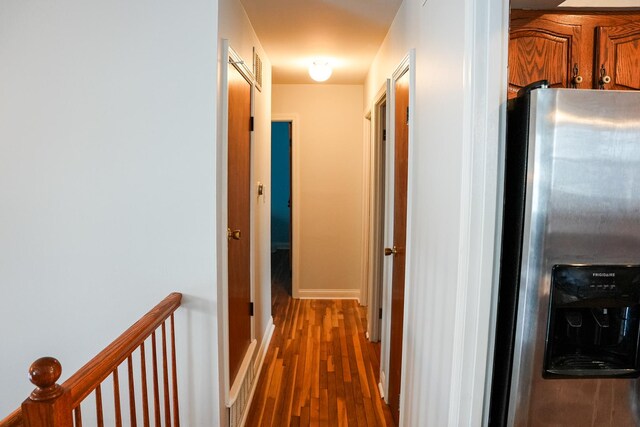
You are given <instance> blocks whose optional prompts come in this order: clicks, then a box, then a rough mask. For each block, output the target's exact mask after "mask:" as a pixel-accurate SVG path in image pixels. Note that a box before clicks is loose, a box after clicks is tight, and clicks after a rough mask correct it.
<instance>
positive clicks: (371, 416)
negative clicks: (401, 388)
mask: <svg viewBox="0 0 640 427" xmlns="http://www.w3.org/2000/svg"><path fill="white" fill-rule="evenodd" d="M283 252H284V253H283ZM273 261H274V263H273V264H272V266H273V268H272V271H273V275H274V281H273V283H274V289H273V292H272V304H273V315H274V323H275V325H276V329H275V331H274V334H273V337H272V338H271V343H270V345H269V349H268V351H267V355H266V358H265V361H264V364H263V367H262V372H261V373H260V379H259V382H258V385H257V388H256V392H255V395H254V397H253V402H252V404H251V408H250V409H249V414H248V418H247V423H246V425H247V426H274V427H281V426H347V425H351V426H367V427H369V426H393V421H392V418H391V412H390V411H389V408H388V406H387V405H386V404H385V403H384V401H383V400H382V399H380V395H379V393H378V386H377V382H378V381H377V376H378V372H379V366H380V365H379V364H380V350H379V345H372V344H371V343H369V342H368V341H367V339H366V338H365V336H364V330H365V325H366V318H365V316H366V310H364V309H363V308H362V307H359V306H358V303H357V301H355V300H298V299H292V298H291V297H290V293H291V278H290V275H289V274H288V273H289V267H288V252H285V251H277V252H276V254H275V256H274V259H273Z"/></svg>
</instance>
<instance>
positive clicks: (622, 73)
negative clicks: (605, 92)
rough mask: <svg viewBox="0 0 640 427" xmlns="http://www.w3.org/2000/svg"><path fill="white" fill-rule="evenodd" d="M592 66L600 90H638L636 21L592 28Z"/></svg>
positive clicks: (639, 29)
mask: <svg viewBox="0 0 640 427" xmlns="http://www.w3.org/2000/svg"><path fill="white" fill-rule="evenodd" d="M596 31H597V32H596V40H597V53H596V62H595V64H596V66H597V67H598V72H599V73H600V74H601V75H604V76H609V77H610V79H607V80H609V81H608V83H605V82H603V83H602V84H603V86H604V89H615V90H640V20H639V21H638V22H630V23H627V24H622V25H615V26H602V27H598V28H597V29H596Z"/></svg>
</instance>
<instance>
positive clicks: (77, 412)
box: [73, 405, 82, 427]
mask: <svg viewBox="0 0 640 427" xmlns="http://www.w3.org/2000/svg"><path fill="white" fill-rule="evenodd" d="M73 417H74V425H75V427H82V409H80V405H78V407H77V408H75V409H74V410H73Z"/></svg>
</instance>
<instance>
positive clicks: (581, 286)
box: [489, 84, 640, 427]
mask: <svg viewBox="0 0 640 427" xmlns="http://www.w3.org/2000/svg"><path fill="white" fill-rule="evenodd" d="M537 86H538V88H535V87H536V86H534V87H533V88H527V89H526V90H524V91H522V92H523V93H522V94H521V95H520V96H519V97H518V98H517V99H515V100H513V101H512V102H511V103H510V104H509V108H508V130H507V133H508V138H507V148H506V161H505V164H506V172H505V197H504V223H503V240H502V254H501V269H500V294H499V302H498V316H497V324H496V328H497V331H496V342H495V354H494V363H493V378H492V390H491V396H490V410H489V425H490V426H491V427H493V426H518V427H520V426H562V427H569V426H579V427H586V426H598V427H603V426H616V427H624V426H636V425H640V400H639V399H640V385H639V382H638V377H639V376H640V357H639V352H638V343H639V334H638V331H639V318H640V93H638V92H631V91H629V92H626V91H624V92H623V91H597V90H572V89H549V88H546V87H545V85H544V84H539V85H537Z"/></svg>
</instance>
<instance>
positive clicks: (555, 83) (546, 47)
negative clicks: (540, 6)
mask: <svg viewBox="0 0 640 427" xmlns="http://www.w3.org/2000/svg"><path fill="white" fill-rule="evenodd" d="M560 19H562V20H564V21H568V19H567V17H566V16H565V17H558V19H553V18H552V17H549V16H542V17H537V18H532V17H531V16H529V15H527V14H524V16H522V17H517V16H516V17H515V18H514V19H512V21H511V31H510V33H509V92H508V96H509V98H514V97H515V96H516V94H517V92H518V90H520V89H521V88H523V87H524V86H526V85H528V84H529V83H533V82H536V81H539V80H547V81H549V86H550V87H580V85H584V86H585V87H589V85H590V84H589V83H588V82H590V80H591V75H590V74H591V70H590V67H588V69H586V68H585V67H584V66H583V65H582V63H581V60H582V59H583V58H581V56H583V52H582V50H583V49H582V45H581V41H582V40H581V39H582V26H581V25H580V24H579V23H570V22H560ZM585 53H586V52H585ZM587 54H588V53H587ZM574 74H575V75H580V76H581V77H582V79H581V82H578V81H574V78H573V77H574Z"/></svg>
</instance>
